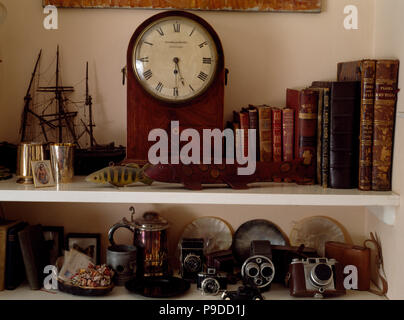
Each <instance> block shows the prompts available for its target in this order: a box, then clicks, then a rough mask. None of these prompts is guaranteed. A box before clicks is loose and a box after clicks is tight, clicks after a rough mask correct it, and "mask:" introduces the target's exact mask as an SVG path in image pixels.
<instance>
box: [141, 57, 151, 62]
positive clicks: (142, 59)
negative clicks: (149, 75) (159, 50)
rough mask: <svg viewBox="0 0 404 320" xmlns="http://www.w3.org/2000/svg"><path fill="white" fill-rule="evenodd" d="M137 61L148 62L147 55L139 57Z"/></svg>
mask: <svg viewBox="0 0 404 320" xmlns="http://www.w3.org/2000/svg"><path fill="white" fill-rule="evenodd" d="M139 61H141V62H149V57H144V58H140V59H139Z"/></svg>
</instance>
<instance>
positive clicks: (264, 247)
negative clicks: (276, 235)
mask: <svg viewBox="0 0 404 320" xmlns="http://www.w3.org/2000/svg"><path fill="white" fill-rule="evenodd" d="M271 259H272V249H271V242H270V241H252V242H251V247H250V257H249V258H248V259H247V260H246V261H245V262H244V263H243V266H242V267H241V276H242V278H243V282H244V284H246V285H252V286H256V287H257V288H259V289H260V290H261V291H263V290H268V289H269V288H270V285H271V283H272V281H273V279H274V277H275V266H274V264H273V263H272V260H271Z"/></svg>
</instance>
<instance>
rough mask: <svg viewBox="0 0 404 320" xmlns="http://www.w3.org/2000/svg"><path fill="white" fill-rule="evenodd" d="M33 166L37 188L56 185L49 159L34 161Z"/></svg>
mask: <svg viewBox="0 0 404 320" xmlns="http://www.w3.org/2000/svg"><path fill="white" fill-rule="evenodd" d="M31 167H32V176H33V177H34V184H35V188H45V187H54V186H55V185H56V184H55V180H54V178H53V174H52V167H51V164H50V161H49V160H43V161H32V162H31Z"/></svg>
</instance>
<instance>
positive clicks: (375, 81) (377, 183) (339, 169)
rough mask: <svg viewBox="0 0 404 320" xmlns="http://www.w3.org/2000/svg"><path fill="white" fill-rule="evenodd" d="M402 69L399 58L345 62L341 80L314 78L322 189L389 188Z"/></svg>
mask: <svg viewBox="0 0 404 320" xmlns="http://www.w3.org/2000/svg"><path fill="white" fill-rule="evenodd" d="M398 69H399V61H397V60H378V61H377V60H363V61H354V62H343V63H339V64H338V72H337V81H329V82H321V81H317V82H313V84H312V89H315V90H318V91H319V93H320V97H321V96H322V102H321V101H320V103H319V110H321V112H319V118H318V119H319V121H318V139H317V147H318V159H317V164H318V170H317V180H318V183H319V184H321V185H322V186H323V187H325V188H335V189H352V188H359V189H360V190H363V191H370V190H373V191H390V190H391V188H392V186H391V177H392V154H393V143H394V126H395V114H396V104H397V92H398V86H397V85H398ZM320 100H321V98H320ZM321 104H322V106H321Z"/></svg>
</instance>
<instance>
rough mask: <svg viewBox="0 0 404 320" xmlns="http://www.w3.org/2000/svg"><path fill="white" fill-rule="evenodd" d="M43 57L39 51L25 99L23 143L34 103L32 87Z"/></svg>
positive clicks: (22, 128) (22, 129)
mask: <svg viewBox="0 0 404 320" xmlns="http://www.w3.org/2000/svg"><path fill="white" fill-rule="evenodd" d="M41 55H42V49H41V50H40V51H39V55H38V58H37V60H36V63H35V68H34V71H33V72H32V76H31V80H30V82H29V86H28V89H27V93H26V94H25V97H24V101H25V103H24V112H23V118H22V125H21V142H24V141H25V135H26V132H27V118H28V113H29V112H30V107H29V106H30V104H31V101H32V97H31V87H32V83H33V82H34V79H35V75H36V71H37V69H38V65H39V61H40V60H41Z"/></svg>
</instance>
